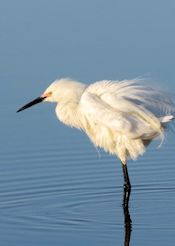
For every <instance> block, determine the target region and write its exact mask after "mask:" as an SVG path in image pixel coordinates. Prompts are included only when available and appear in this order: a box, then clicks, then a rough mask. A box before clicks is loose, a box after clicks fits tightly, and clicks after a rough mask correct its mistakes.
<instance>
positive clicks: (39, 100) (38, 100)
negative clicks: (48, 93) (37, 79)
mask: <svg viewBox="0 0 175 246" xmlns="http://www.w3.org/2000/svg"><path fill="white" fill-rule="evenodd" d="M45 98H46V97H37V98H36V99H34V100H33V101H31V102H29V103H27V104H26V105H24V106H23V107H21V108H20V109H18V111H17V113H18V112H20V111H22V110H24V109H27V108H30V107H32V106H33V105H35V104H37V103H40V102H42V101H43V100H44V99H45Z"/></svg>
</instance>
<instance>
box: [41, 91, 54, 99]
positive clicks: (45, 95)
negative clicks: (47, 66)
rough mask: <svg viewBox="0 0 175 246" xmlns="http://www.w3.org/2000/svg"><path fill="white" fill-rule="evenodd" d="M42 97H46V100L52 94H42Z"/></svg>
mask: <svg viewBox="0 0 175 246" xmlns="http://www.w3.org/2000/svg"><path fill="white" fill-rule="evenodd" d="M42 96H43V97H46V98H47V97H50V96H52V92H51V91H50V92H47V93H44V94H43V95H42Z"/></svg>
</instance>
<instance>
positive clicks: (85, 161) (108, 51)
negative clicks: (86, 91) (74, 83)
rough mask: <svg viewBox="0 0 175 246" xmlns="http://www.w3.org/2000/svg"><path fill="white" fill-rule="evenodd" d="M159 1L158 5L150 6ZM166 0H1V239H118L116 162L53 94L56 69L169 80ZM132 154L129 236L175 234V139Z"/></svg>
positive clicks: (148, 240)
mask: <svg viewBox="0 0 175 246" xmlns="http://www.w3.org/2000/svg"><path fill="white" fill-rule="evenodd" d="M157 6H158V7H157ZM174 9H175V2H174V1H161V2H160V1H158V0H157V1H151V0H147V1H144V2H143V1H138V0H133V1H130V2H129V1H128V2H126V1H112V0H111V1H102V0H93V1H81V0H76V1H69V0H59V1H55V0H52V1H49V0H44V1H40V0H35V1H34V0H30V1H21V0H16V1H8V0H6V1H1V6H0V33H1V35H0V44H1V45H0V83H1V89H0V115H1V119H0V245H3V246H12V245H13V246H19V245H23V246H27V245H30V246H31V245H32V246H35V245H36V246H38V245H42V246H50V245H63V246H68V245H70V246H73V245H76V246H77V245H81V246H82V245H83V246H98V245H99V246H103V245H104V246H106V245H109V246H113V245H117V246H120V245H124V238H125V224H124V214H123V207H122V202H123V177H122V169H121V165H120V163H119V160H117V159H116V158H115V157H114V156H109V155H108V154H105V153H104V152H103V151H102V150H96V149H95V148H94V146H93V145H92V144H91V143H90V141H89V140H88V139H87V137H86V136H85V135H84V134H83V133H82V132H80V131H78V130H75V129H70V128H68V127H66V126H63V125H62V124H61V123H59V122H58V121H57V119H56V116H55V112H54V106H53V105H52V106H51V105H49V104H43V105H38V106H36V107H34V108H32V109H28V110H26V111H24V112H21V113H19V114H16V110H17V109H18V108H19V107H20V106H22V105H23V104H24V103H26V102H28V101H30V100H32V99H34V98H35V97H37V96H39V95H40V93H42V92H43V90H44V89H45V88H46V87H47V86H48V84H49V83H50V82H51V81H52V80H54V79H56V78H58V77H72V78H75V79H77V80H80V81H85V82H87V83H89V82H91V81H96V80H101V79H126V78H127V79H128V78H129V79H131V78H135V77H137V76H143V77H150V78H153V79H152V80H153V81H154V80H155V81H156V82H155V83H156V84H160V83H161V84H162V86H161V87H163V88H164V89H165V90H168V91H170V92H172V93H174V90H175V85H174V81H175V73H174V57H175V49H174V44H175V32H173V31H172V30H174V23H175V15H174ZM168 135H169V136H168V137H167V138H166V140H165V142H164V144H163V145H162V147H161V148H160V149H157V148H156V146H157V145H158V144H159V143H154V144H152V145H151V146H150V147H149V148H148V151H147V153H146V154H145V155H144V156H143V157H140V158H139V159H138V160H137V161H136V162H132V161H131V162H129V163H128V169H129V173H130V178H131V182H132V193H131V198H130V205H129V211H130V216H131V219H132V232H131V241H130V245H131V246H132V245H134V246H147V245H149V246H155V245H159V246H164V245H166V246H174V241H175V178H174V173H175V158H174V150H175V139H174V136H175V134H173V133H172V132H169V134H168Z"/></svg>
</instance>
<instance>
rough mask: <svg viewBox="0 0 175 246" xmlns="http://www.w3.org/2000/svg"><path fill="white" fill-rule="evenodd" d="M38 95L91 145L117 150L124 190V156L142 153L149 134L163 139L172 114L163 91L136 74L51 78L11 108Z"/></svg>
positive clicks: (127, 182)
mask: <svg viewBox="0 0 175 246" xmlns="http://www.w3.org/2000/svg"><path fill="white" fill-rule="evenodd" d="M42 101H48V102H56V103H57V106H56V114H57V117H58V118H59V120H60V121H62V122H63V123H65V124H66V125H69V126H71V127H76V128H78V129H82V130H83V131H85V133H86V134H87V135H88V137H89V138H90V140H91V141H92V142H93V144H94V145H95V146H98V147H101V148H103V149H104V150H105V151H108V152H109V153H111V154H115V155H117V156H118V158H119V159H120V161H121V163H122V168H123V176H124V187H125V189H126V190H128V191H129V190H130V189H131V184H130V179H129V175H128V171H127V165H126V164H127V160H128V159H133V160H135V159H136V158H137V157H138V156H139V155H142V154H143V153H144V152H145V149H146V147H147V146H148V145H149V143H150V142H151V141H152V140H154V139H156V138H158V137H160V138H161V139H163V137H164V133H165V130H166V128H167V125H168V123H170V122H171V121H172V120H173V119H174V116H175V105H174V104H173V102H172V100H171V99H170V97H169V95H168V94H166V93H163V92H161V91H159V90H157V89H155V88H152V87H148V86H147V85H144V84H143V83H142V82H141V81H140V80H138V79H134V80H123V81H108V80H103V81H97V82H95V83H93V84H90V85H87V84H83V83H80V82H78V81H73V80H71V79H67V78H66V79H60V80H56V81H54V82H53V83H52V84H51V85H50V86H49V87H48V88H47V89H46V90H45V92H44V93H43V94H42V95H41V96H40V97H38V98H36V99H35V100H33V101H32V102H30V103H28V104H26V105H25V106H23V107H22V108H20V109H19V110H18V111H17V112H20V111H22V110H24V109H26V108H29V107H31V106H33V105H34V104H37V103H40V102H42ZM128 195H129V194H128Z"/></svg>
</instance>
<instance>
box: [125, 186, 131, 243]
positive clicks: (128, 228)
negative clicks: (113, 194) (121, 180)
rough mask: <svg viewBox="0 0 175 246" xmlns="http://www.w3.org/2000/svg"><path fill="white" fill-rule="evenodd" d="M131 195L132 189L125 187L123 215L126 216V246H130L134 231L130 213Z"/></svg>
mask: <svg viewBox="0 0 175 246" xmlns="http://www.w3.org/2000/svg"><path fill="white" fill-rule="evenodd" d="M130 194H131V187H130V188H128V187H127V186H124V189H123V214H124V228H125V238H124V246H129V243H130V238H131V231H132V220H131V216H130V212H129V199H130Z"/></svg>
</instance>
